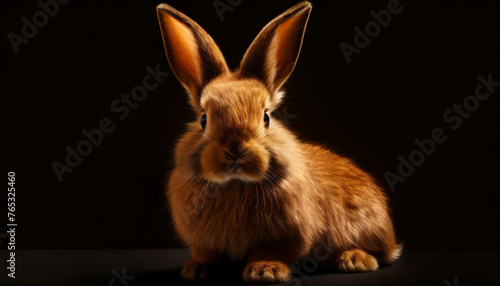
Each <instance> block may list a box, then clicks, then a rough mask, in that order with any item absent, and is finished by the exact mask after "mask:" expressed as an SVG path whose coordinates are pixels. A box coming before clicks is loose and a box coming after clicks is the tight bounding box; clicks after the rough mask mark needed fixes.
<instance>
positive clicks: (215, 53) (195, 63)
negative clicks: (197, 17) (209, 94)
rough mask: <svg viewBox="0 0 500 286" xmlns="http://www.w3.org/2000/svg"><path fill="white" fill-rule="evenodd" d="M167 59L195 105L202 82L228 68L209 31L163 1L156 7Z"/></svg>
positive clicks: (197, 104)
mask: <svg viewBox="0 0 500 286" xmlns="http://www.w3.org/2000/svg"><path fill="white" fill-rule="evenodd" d="M156 11H157V14H158V20H159V22H160V29H161V34H162V37H163V43H164V46H165V52H166V53H167V58H168V62H169V63H170V67H171V68H172V71H173V72H174V74H175V76H176V77H177V78H178V79H179V81H180V82H181V83H182V84H183V85H184V86H185V87H186V89H187V90H188V91H189V93H190V95H191V103H192V104H193V105H194V106H199V96H200V92H201V90H202V88H203V86H204V85H205V84H207V83H208V82H209V81H210V80H211V79H213V78H215V77H217V76H218V75H220V74H222V73H226V72H228V70H229V69H228V67H227V64H226V60H225V59H224V56H223V55H222V53H221V51H220V49H219V48H218V47H217V45H216V44H215V42H214V40H213V39H212V37H210V35H209V34H208V33H207V32H205V30H203V28H201V27H200V25H198V24H197V23H196V22H195V21H193V20H191V19H190V18H189V17H187V16H186V15H184V14H182V13H181V12H179V11H177V10H175V9H174V8H173V7H171V6H169V5H167V4H160V5H158V7H156Z"/></svg>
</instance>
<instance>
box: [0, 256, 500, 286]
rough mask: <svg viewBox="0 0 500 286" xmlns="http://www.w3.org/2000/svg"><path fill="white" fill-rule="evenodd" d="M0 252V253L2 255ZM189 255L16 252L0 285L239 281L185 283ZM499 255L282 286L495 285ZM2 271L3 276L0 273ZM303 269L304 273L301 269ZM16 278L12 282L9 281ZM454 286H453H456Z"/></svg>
mask: <svg viewBox="0 0 500 286" xmlns="http://www.w3.org/2000/svg"><path fill="white" fill-rule="evenodd" d="M3 254H4V253H3V252H2V256H3ZM189 259H190V255H189V252H188V251H187V250H185V249H155V250H152V249H150V250H143V249H140V250H132V249H131V250H21V251H18V259H17V261H18V268H17V271H18V272H17V278H16V279H15V280H12V279H11V280H9V279H7V278H6V277H5V275H1V276H0V283H1V285H26V286H32V285H33V286H34V285H54V286H56V285H57V286H58V285H65V286H66V285H68V286H69V285H72V286H79V285H85V286H90V285H116V286H119V285H123V284H121V283H120V282H119V281H118V280H117V281H113V280H112V279H113V277H115V276H113V274H112V270H113V269H114V270H116V271H118V272H119V273H121V269H122V268H125V274H126V275H129V276H134V277H129V278H130V279H131V280H127V282H128V285H130V286H139V285H140V286H146V285H147V286H154V285H162V286H165V285H240V284H241V285H243V283H242V282H241V280H240V278H239V277H240V274H241V270H240V269H238V268H236V267H233V268H231V269H229V270H228V271H227V272H226V275H229V276H231V277H232V278H226V279H212V280H209V281H205V282H199V283H186V282H184V281H182V280H181V279H180V278H179V272H180V268H181V267H182V265H183V263H185V262H187V261H188V260H189ZM499 269H500V253H498V252H497V253H491V252H490V253H486V252H462V253H458V252H448V253H446V252H427V251H415V250H412V251H405V252H404V254H403V256H402V257H401V259H400V260H399V261H398V262H397V263H395V264H394V265H391V266H386V267H383V268H381V269H379V270H378V271H376V272H371V273H347V274H346V273H326V271H322V270H321V271H318V272H316V273H315V274H313V275H307V276H303V279H300V278H299V277H297V276H295V277H294V280H292V282H289V283H287V284H284V285H304V286H306V285H338V286H343V285H446V286H448V284H447V283H446V282H444V281H445V280H448V281H449V282H450V283H451V284H450V285H455V284H454V279H455V277H457V279H458V284H456V285H500V271H499ZM3 271H4V270H3V269H2V272H1V273H2V274H3ZM304 272H305V271H304ZM14 282H15V283H14ZM456 285H455V286H456Z"/></svg>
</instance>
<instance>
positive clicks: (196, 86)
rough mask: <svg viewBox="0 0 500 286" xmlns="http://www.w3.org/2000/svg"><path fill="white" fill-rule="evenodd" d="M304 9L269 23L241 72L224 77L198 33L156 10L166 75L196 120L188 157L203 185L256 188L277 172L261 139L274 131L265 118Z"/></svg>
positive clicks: (289, 66)
mask: <svg viewBox="0 0 500 286" xmlns="http://www.w3.org/2000/svg"><path fill="white" fill-rule="evenodd" d="M311 7H312V6H311V4H310V3H309V2H307V1H305V2H301V3H299V4H297V5H295V6H293V7H292V8H290V9H288V10H287V11H285V12H284V13H282V14H281V15H279V16H278V17H276V18H275V19H274V20H272V21H271V22H269V23H268V24H267V25H266V26H265V27H264V28H263V29H262V30H261V32H260V33H259V34H258V35H257V37H256V38H255V40H254V41H253V42H252V44H251V45H250V47H249V48H248V49H247V51H246V52H245V55H244V56H243V59H242V60H241V63H240V67H239V68H238V69H237V70H235V71H230V69H229V68H228V66H227V64H226V60H225V59H224V56H223V55H222V52H221V51H220V49H219V48H218V47H217V45H216V44H215V42H214V40H213V39H212V37H210V35H209V34H208V33H207V32H206V31H205V30H203V29H202V28H201V27H200V25H198V24H197V23H196V22H195V21H193V20H192V19H190V18H189V17H187V16H186V15H184V14H182V13H181V12H179V11H177V10H175V9H174V8H172V7H171V6H169V5H167V4H160V5H158V7H157V12H158V19H159V23H160V29H161V32H162V37H163V43H164V46H165V51H166V53H167V58H168V61H169V63H170V67H171V68H172V71H173V72H174V74H175V76H176V77H177V78H178V79H179V81H180V82H181V83H182V84H183V85H184V87H185V88H186V90H187V91H188V93H189V97H190V103H191V105H192V106H193V108H194V109H195V110H196V111H197V112H198V114H199V115H200V125H199V128H200V129H199V131H200V132H202V134H203V136H200V138H201V142H196V145H197V146H199V149H197V150H190V151H192V152H194V154H195V157H197V158H198V157H199V160H198V159H196V162H195V165H196V167H198V166H200V168H201V171H202V173H203V176H204V177H205V179H206V180H209V181H212V182H218V183H223V182H226V181H229V180H231V179H239V180H243V181H250V182H254V181H261V180H263V179H265V178H266V174H270V172H271V171H274V170H275V169H276V168H275V165H274V163H275V162H276V161H277V160H274V159H276V158H274V157H273V156H274V154H273V153H272V152H270V151H269V150H270V149H269V148H270V146H266V141H267V142H269V141H270V140H266V136H269V132H271V131H272V130H273V122H272V119H271V118H270V116H269V115H270V113H271V111H272V109H274V108H275V107H276V106H277V105H278V104H279V102H280V101H281V97H282V92H281V91H280V87H281V86H282V85H283V83H284V82H285V81H286V80H287V78H288V77H289V76H290V73H291V72H292V71H293V69H294V67H295V63H296V61H297V58H298V56H299V53H300V49H301V46H302V38H303V36H304V31H305V28H306V24H307V20H308V18H309V14H310V12H311ZM267 139H269V138H267ZM267 144H269V143H267ZM184 147H186V146H184ZM190 147H191V146H189V148H190ZM198 161H199V162H198ZM191 162H192V161H190V163H191ZM270 164H271V166H270ZM197 169H198V168H197Z"/></svg>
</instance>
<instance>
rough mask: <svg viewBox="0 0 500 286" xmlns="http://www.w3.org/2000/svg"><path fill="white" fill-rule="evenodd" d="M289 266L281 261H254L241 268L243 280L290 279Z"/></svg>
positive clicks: (276, 280)
mask: <svg viewBox="0 0 500 286" xmlns="http://www.w3.org/2000/svg"><path fill="white" fill-rule="evenodd" d="M290 274H291V270H290V267H289V266H288V265H286V264H284V263H283V262H281V261H267V260H262V261H256V262H251V263H248V264H247V266H245V269H244V270H243V280H245V282H286V281H288V280H289V279H290Z"/></svg>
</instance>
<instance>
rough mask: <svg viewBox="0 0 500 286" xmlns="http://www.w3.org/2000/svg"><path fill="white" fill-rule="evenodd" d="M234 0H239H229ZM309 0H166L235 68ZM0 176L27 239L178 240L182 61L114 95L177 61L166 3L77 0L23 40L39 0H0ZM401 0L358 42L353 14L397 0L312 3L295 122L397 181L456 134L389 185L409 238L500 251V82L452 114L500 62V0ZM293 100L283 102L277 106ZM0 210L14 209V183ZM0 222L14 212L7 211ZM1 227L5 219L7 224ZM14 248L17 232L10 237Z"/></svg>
mask: <svg viewBox="0 0 500 286" xmlns="http://www.w3.org/2000/svg"><path fill="white" fill-rule="evenodd" d="M223 2H226V1H223ZM296 2H297V1H250V0H243V1H242V3H241V4H239V5H237V6H236V7H234V10H233V11H230V12H226V13H224V20H223V21H221V20H220V18H219V16H218V15H217V12H216V10H215V9H214V7H213V4H212V1H186V0H182V1H169V2H168V3H169V4H171V5H172V6H174V7H175V8H177V9H179V10H180V11H182V12H184V13H185V14H187V15H188V16H190V17H191V18H192V19H194V20H195V21H197V22H198V23H199V24H200V25H201V26H202V27H203V28H204V29H205V30H206V31H207V32H209V33H210V34H211V35H212V37H213V38H214V40H215V41H216V42H217V43H218V45H219V46H220V47H221V50H222V51H223V53H224V55H225V56H226V60H227V62H228V64H229V65H230V66H231V67H232V68H236V67H237V65H238V63H239V60H240V59H241V56H242V55H243V53H244V52H245V50H246V48H247V47H248V45H249V44H250V43H251V41H252V40H253V38H254V37H255V36H256V35H257V33H258V32H259V31H260V29H261V28H262V27H263V26H264V25H265V24H267V22H268V21H270V20H272V19H273V18H274V17H275V16H277V15H278V14H280V13H281V12H283V11H284V10H286V9H287V8H289V7H290V6H292V5H293V4H295V3H296ZM2 4H3V5H2V6H3V7H2V9H1V10H2V26H3V33H2V36H3V48H2V55H3V56H2V103H1V105H2V119H3V120H2V125H3V127H2V130H3V131H2V136H1V137H2V144H3V146H2V158H1V164H2V170H3V172H2V182H5V183H4V184H3V185H4V186H5V189H6V173H7V171H15V172H16V180H17V183H16V193H17V202H16V203H17V208H16V215H17V222H18V229H17V233H16V238H17V247H18V248H170V247H180V246H181V244H180V243H179V241H178V240H177V239H176V236H175V234H174V232H173V230H172V228H171V222H170V218H169V211H168V209H167V208H166V205H165V198H164V193H163V192H164V191H163V189H164V183H165V179H166V177H167V174H168V171H169V170H170V169H171V155H172V149H173V146H174V143H175V140H176V139H177V138H178V137H179V136H180V135H181V134H182V132H183V130H184V125H185V123H186V122H188V121H190V120H193V119H194V120H197V119H196V118H194V117H193V114H192V112H190V109H189V105H188V104H187V100H186V99H187V97H186V95H185V92H184V90H183V89H182V87H181V85H180V84H179V82H178V81H177V79H176V78H175V77H174V76H173V75H170V76H169V77H168V78H167V79H165V80H164V81H163V82H162V83H161V84H160V85H159V87H158V88H156V89H155V90H153V91H152V92H150V93H149V94H148V97H147V98H146V99H145V100H144V101H143V102H141V103H139V106H138V107H137V108H136V109H135V110H133V111H132V112H131V114H130V116H129V117H127V118H126V119H125V120H123V121H122V120H119V119H118V117H117V115H116V114H114V113H113V112H112V111H111V109H110V105H111V102H113V101H114V100H115V99H118V98H119V97H120V95H121V94H122V93H129V92H130V90H131V89H132V88H133V87H134V86H136V85H139V84H141V83H142V78H143V77H144V76H145V75H146V74H147V72H146V71H145V67H146V66H151V67H155V66H156V65H157V64H159V65H160V69H161V70H162V71H170V69H169V67H168V63H167V60H166V57H165V54H164V49H163V44H162V40H161V35H160V30H159V27H158V23H157V19H156V12H155V6H156V5H157V4H158V2H156V1H85V2H80V1H71V2H70V3H69V4H66V5H62V6H61V7H60V11H59V13H58V14H57V15H56V16H55V17H53V18H51V19H50V20H49V22H48V24H47V25H46V26H44V27H42V28H40V29H39V32H38V33H37V35H36V36H35V37H33V38H32V39H30V40H29V43H28V44H22V45H20V47H19V49H20V51H19V53H18V54H15V53H14V51H13V49H12V47H11V45H10V43H9V41H8V39H7V34H8V33H9V32H14V33H16V34H20V31H21V27H22V25H23V23H22V22H21V17H23V16H26V17H28V18H29V19H31V17H32V15H33V14H34V13H35V12H37V11H39V10H40V7H39V6H38V4H36V2H35V1H29V2H28V1H2ZM401 5H402V6H403V11H402V12H401V13H400V14H398V15H393V17H392V20H391V23H390V24H389V25H388V26H387V27H386V28H383V29H382V31H381V33H380V34H379V35H378V36H377V37H375V38H374V39H372V40H371V42H370V44H369V45H368V46H367V47H366V48H363V49H362V51H361V53H360V54H359V55H356V54H355V55H353V56H352V62H351V63H350V64H348V63H347V62H346V59H345V58H344V56H343V54H342V52H341V50H340V48H339V44H340V43H341V42H343V41H345V42H347V43H349V44H351V45H352V44H353V37H354V34H355V32H354V30H353V28H354V27H355V26H358V27H361V28H363V27H364V25H365V24H366V23H367V22H369V21H371V20H372V16H371V15H370V10H375V11H378V10H380V9H386V7H387V1H378V2H372V3H367V2H359V1H349V2H345V1H328V2H327V1H321V2H320V1H313V6H314V7H313V11H312V14H311V17H310V21H309V24H308V27H307V31H306V36H305V39H304V44H303V48H302V52H301V55H300V58H299V61H298V64H297V66H296V68H295V71H294V73H293V75H292V76H291V78H290V79H289V81H288V82H287V84H286V85H285V90H286V91H287V95H286V100H285V103H284V106H286V111H287V112H288V114H292V115H295V117H294V118H293V119H289V125H288V126H289V127H290V128H291V129H292V130H294V131H295V132H296V133H297V134H298V135H299V136H300V137H301V138H303V139H305V140H308V141H315V142H321V143H323V144H326V145H327V146H330V147H331V148H332V149H334V150H336V151H337V152H339V153H341V154H344V155H346V156H348V157H351V158H352V159H353V160H355V161H356V162H357V163H358V165H360V166H361V167H362V168H364V169H365V170H367V171H369V172H370V173H372V174H373V175H374V176H375V177H376V178H377V179H378V180H379V182H380V184H381V185H382V186H383V187H385V188H386V189H389V188H388V185H387V183H386V181H385V179H384V172H386V171H391V172H396V171H397V167H398V164H399V161H398V156H399V155H402V156H404V157H406V158H407V157H408V154H409V153H410V152H411V151H412V150H414V149H415V148H416V147H415V145H414V143H413V141H414V140H415V139H424V138H429V137H430V134H431V131H432V130H433V129H434V128H437V127H440V128H443V129H444V130H445V131H446V134H447V135H448V139H447V141H446V142H444V143H442V144H439V145H438V146H437V147H436V151H435V152H434V153H433V154H432V155H431V156H429V157H428V158H426V160H425V162H424V164H422V165H421V166H419V167H417V168H416V170H415V172H414V173H413V174H412V175H411V176H410V177H409V178H408V179H406V181H405V182H404V183H398V184H397V185H396V191H395V192H390V191H388V193H389V196H390V197H391V204H392V209H393V217H394V221H395V225H396V229H397V234H398V237H399V238H400V239H401V240H403V241H404V242H405V246H406V248H408V249H428V250H458V251H463V250H486V251H493V250H495V251H498V250H499V241H500V233H499V218H500V215H499V212H500V211H499V203H500V200H499V192H498V190H499V179H498V174H499V152H498V143H499V136H498V135H499V126H498V110H499V109H498V103H499V101H498V96H499V91H496V92H495V93H494V94H493V95H492V96H491V97H490V98H489V99H488V100H486V101H483V102H481V103H480V105H479V108H478V109H477V111H475V112H474V113H473V114H472V115H471V117H470V118H468V119H466V120H464V121H463V124H462V125H461V127H460V128H458V129H457V130H455V131H453V130H451V128H450V125H449V124H446V123H444V122H443V120H442V115H443V113H444V112H445V110H447V109H448V108H451V107H452V106H453V104H454V103H461V102H462V101H463V99H464V98H465V97H466V96H468V95H471V94H473V93H474V90H475V87H476V85H477V84H478V83H479V82H478V80H477V77H478V76H479V75H483V76H485V77H486V76H487V75H488V74H490V73H491V74H493V79H494V80H496V81H500V74H499V54H498V51H499V30H500V29H499V28H500V25H499V21H498V12H499V6H498V3H496V2H481V3H466V2H463V1H460V2H456V3H453V2H442V1H441V2H439V1H438V2H436V1H432V2H427V1H411V2H410V1H401ZM280 110H283V109H280ZM102 118H110V119H112V120H113V122H114V124H115V126H116V129H115V131H114V132H112V133H111V134H106V135H105V137H104V140H103V142H102V144H100V145H99V146H98V147H95V148H94V150H93V152H92V153H91V154H90V155H89V156H87V157H85V158H84V159H83V162H82V163H81V164H80V165H79V166H77V167H76V168H75V169H74V171H73V172H72V173H70V174H65V175H64V181H63V182H62V183H59V182H58V180H57V178H56V176H55V174H54V172H53V170H52V167H51V163H52V162H53V161H58V162H61V163H63V162H64V160H65V159H64V158H65V156H66V150H65V146H67V145H69V146H71V147H73V148H75V146H76V145H77V143H78V142H80V141H81V140H82V139H84V136H83V135H82V133H81V131H82V130H83V129H87V130H90V129H94V128H97V127H98V124H99V121H100V120H101V119H102ZM2 193H3V195H2V196H1V204H2V208H1V209H2V213H0V216H1V217H3V218H4V217H5V216H6V215H5V213H4V211H3V210H4V206H5V205H6V190H4V192H2ZM2 220H3V219H2ZM2 227H3V226H2ZM2 246H3V247H5V241H4V242H2Z"/></svg>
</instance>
